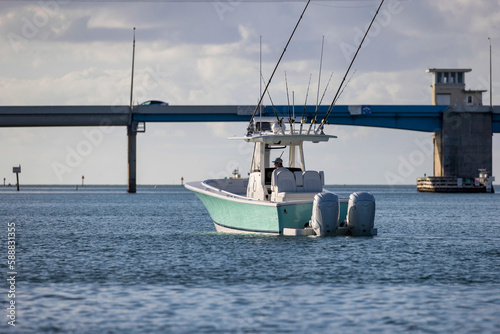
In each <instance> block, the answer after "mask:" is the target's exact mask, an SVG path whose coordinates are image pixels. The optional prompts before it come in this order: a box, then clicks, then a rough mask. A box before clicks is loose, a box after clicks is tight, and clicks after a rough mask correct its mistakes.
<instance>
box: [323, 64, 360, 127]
mask: <svg viewBox="0 0 500 334" xmlns="http://www.w3.org/2000/svg"><path fill="white" fill-rule="evenodd" d="M356 71H357V70H354V73H353V74H352V75H351V77H350V78H349V80H347V82H346V84H345V85H344V87H343V88H342V90H341V91H340V94H339V96H337V98H336V99H335V103H337V101H338V99H339V98H340V96H341V95H342V93H344V90H345V89H346V87H347V86H348V85H349V82H351V80H352V78H353V77H354V74H356ZM332 74H333V73H332ZM322 129H323V128H321V127H318V128H317V129H316V130H315V131H314V134H317V133H318V131H320V130H322Z"/></svg>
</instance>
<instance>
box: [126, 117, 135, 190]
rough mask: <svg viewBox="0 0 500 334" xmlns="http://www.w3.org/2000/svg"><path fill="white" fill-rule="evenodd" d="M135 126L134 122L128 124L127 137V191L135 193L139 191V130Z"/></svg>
mask: <svg viewBox="0 0 500 334" xmlns="http://www.w3.org/2000/svg"><path fill="white" fill-rule="evenodd" d="M136 128H137V125H135V127H134V123H132V124H131V125H128V126H127V138H128V184H127V192H128V193H131V194H135V193H136V191H137V169H136V160H137V131H135V129H136Z"/></svg>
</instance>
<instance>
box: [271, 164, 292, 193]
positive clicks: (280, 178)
mask: <svg viewBox="0 0 500 334" xmlns="http://www.w3.org/2000/svg"><path fill="white" fill-rule="evenodd" d="M271 188H272V189H273V192H275V193H281V192H296V191H297V185H296V183H295V177H294V176H293V173H292V172H290V171H289V170H288V169H286V168H278V169H276V170H275V171H274V172H273V176H272V180H271Z"/></svg>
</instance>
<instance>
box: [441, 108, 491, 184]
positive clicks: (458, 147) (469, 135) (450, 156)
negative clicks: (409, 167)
mask: <svg viewBox="0 0 500 334" xmlns="http://www.w3.org/2000/svg"><path fill="white" fill-rule="evenodd" d="M492 137H493V131H492V113H491V110H490V109H489V108H488V107H485V106H454V107H450V108H449V109H448V110H446V111H445V112H444V113H443V126H442V129H441V131H440V132H435V133H434V176H438V177H458V178H463V179H474V178H475V177H477V176H478V173H479V172H478V170H479V169H487V170H488V171H489V172H490V173H491V171H492V161H493V153H492V149H493V138H492ZM490 175H491V174H490Z"/></svg>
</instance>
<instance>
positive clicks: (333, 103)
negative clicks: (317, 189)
mask: <svg viewBox="0 0 500 334" xmlns="http://www.w3.org/2000/svg"><path fill="white" fill-rule="evenodd" d="M383 3H384V0H382V1H381V2H380V5H379V6H378V8H377V11H376V12H375V15H374V16H373V19H372V21H371V22H370V25H369V26H368V28H367V29H366V32H365V35H364V36H363V39H362V40H361V43H359V46H358V49H357V50H356V53H355V54H354V57H352V60H351V63H350V64H349V67H348V68H347V71H346V72H345V75H344V78H342V82H341V83H340V86H339V88H338V89H337V93H336V94H335V97H334V98H333V100H332V103H331V104H330V108H328V111H327V112H326V115H325V118H323V120H321V124H320V126H319V127H318V131H323V127H324V126H325V124H326V120H327V119H328V116H330V113H331V112H332V109H333V107H334V106H335V103H336V102H337V97H338V96H339V93H340V91H341V89H342V86H343V84H344V81H345V79H346V78H347V75H348V74H349V71H350V70H351V67H352V64H353V63H354V60H355V59H356V56H357V55H358V52H359V50H360V49H361V46H362V45H363V42H364V41H365V38H366V35H368V32H369V31H370V28H371V27H372V24H373V22H374V21H375V18H376V17H377V14H378V12H379V10H380V8H381V7H382V4H383ZM317 112H318V111H317V110H316V114H315V115H314V118H313V121H314V120H315V119H316V116H317Z"/></svg>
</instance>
